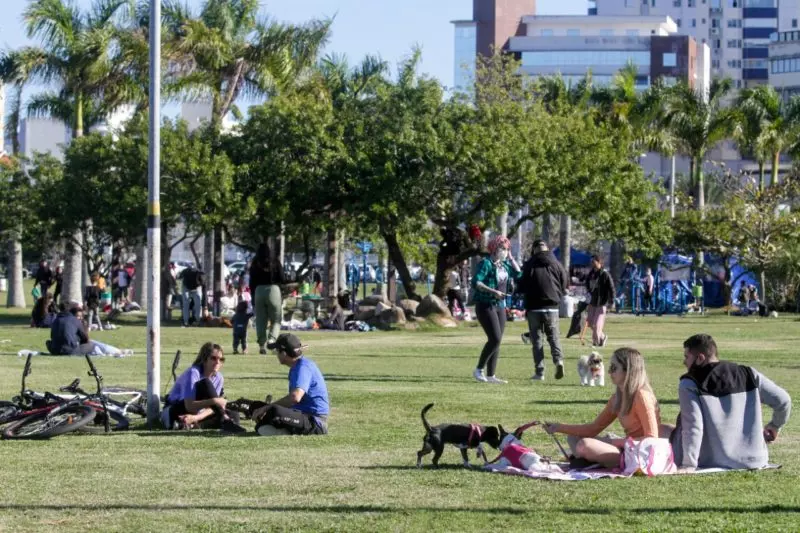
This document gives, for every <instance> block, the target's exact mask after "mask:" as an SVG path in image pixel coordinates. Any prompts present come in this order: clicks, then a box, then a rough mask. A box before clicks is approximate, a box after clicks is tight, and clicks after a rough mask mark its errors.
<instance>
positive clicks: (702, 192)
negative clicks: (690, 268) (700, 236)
mask: <svg viewBox="0 0 800 533" xmlns="http://www.w3.org/2000/svg"><path fill="white" fill-rule="evenodd" d="M692 161H693V163H692V165H693V167H694V171H695V173H696V176H697V178H696V184H697V193H696V194H697V198H696V200H695V201H696V203H697V210H698V211H700V218H705V216H706V213H705V212H706V187H705V185H706V184H705V177H704V176H703V164H702V163H703V158H702V157H699V156H697V157H694V158H692ZM697 264H698V265H699V266H702V265H703V264H705V254H704V253H703V250H697Z"/></svg>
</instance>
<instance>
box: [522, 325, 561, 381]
mask: <svg viewBox="0 0 800 533" xmlns="http://www.w3.org/2000/svg"><path fill="white" fill-rule="evenodd" d="M527 316H528V329H529V330H530V332H531V342H532V343H533V364H534V365H535V366H536V373H537V374H543V373H544V337H545V336H546V337H547V342H548V343H549V344H550V352H551V355H552V356H553V363H555V364H557V365H561V364H564V356H563V355H562V353H561V340H560V339H559V335H560V333H559V331H558V311H557V310H556V311H552V312H549V311H548V312H542V311H528V313H527Z"/></svg>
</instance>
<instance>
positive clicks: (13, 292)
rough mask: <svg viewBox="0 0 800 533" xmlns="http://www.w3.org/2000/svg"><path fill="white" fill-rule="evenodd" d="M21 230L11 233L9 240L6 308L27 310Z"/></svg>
mask: <svg viewBox="0 0 800 533" xmlns="http://www.w3.org/2000/svg"><path fill="white" fill-rule="evenodd" d="M21 233H22V231H21V229H20V230H15V231H13V232H11V235H9V239H8V266H7V268H6V270H7V272H8V278H9V279H8V294H7V299H6V307H21V308H23V309H24V308H25V288H24V287H23V285H22V243H21V242H20V234H21Z"/></svg>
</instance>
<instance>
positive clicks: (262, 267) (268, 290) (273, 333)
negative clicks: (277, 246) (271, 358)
mask: <svg viewBox="0 0 800 533" xmlns="http://www.w3.org/2000/svg"><path fill="white" fill-rule="evenodd" d="M283 283H284V279H283V265H281V263H280V261H279V260H277V259H273V258H272V257H271V254H270V252H269V246H267V244H266V243H261V244H260V245H259V247H258V251H257V252H256V256H255V257H254V258H253V262H252V264H251V266H250V294H252V295H253V312H254V313H255V316H256V337H257V342H258V351H259V353H261V354H265V353H267V342H270V343H273V342H275V341H276V340H277V339H278V335H280V332H281V310H282V308H283V296H282V294H281V285H282V284H283ZM268 325H269V336H267V326H268Z"/></svg>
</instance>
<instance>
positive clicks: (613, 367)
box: [608, 363, 626, 374]
mask: <svg viewBox="0 0 800 533" xmlns="http://www.w3.org/2000/svg"><path fill="white" fill-rule="evenodd" d="M608 371H609V372H610V373H612V374H613V373H614V372H616V371H620V372H625V371H626V370H625V368H624V367H623V366H622V365H617V364H616V363H611V365H609V367H608Z"/></svg>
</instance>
